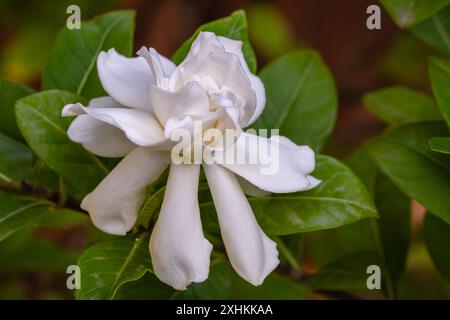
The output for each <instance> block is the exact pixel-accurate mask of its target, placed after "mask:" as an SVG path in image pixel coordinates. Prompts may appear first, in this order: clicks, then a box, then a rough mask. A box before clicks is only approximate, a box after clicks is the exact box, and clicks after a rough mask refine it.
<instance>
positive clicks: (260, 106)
mask: <svg viewBox="0 0 450 320" xmlns="http://www.w3.org/2000/svg"><path fill="white" fill-rule="evenodd" d="M217 38H218V39H219V41H220V43H221V44H222V45H223V47H224V48H225V51H226V52H229V53H233V54H235V55H236V56H238V57H239V60H240V62H241V66H242V68H243V69H244V72H245V74H246V75H247V77H248V79H249V80H250V83H251V88H252V89H253V91H255V94H256V108H255V110H254V113H253V115H252V117H251V119H250V120H249V121H248V123H246V124H243V127H247V126H249V125H251V124H252V123H253V122H255V121H256V119H258V118H259V116H260V115H261V114H262V112H263V111H264V106H265V104H266V90H265V88H264V84H263V82H262V81H261V79H260V78H259V77H257V76H255V75H254V74H253V73H251V71H250V69H249V67H248V65H247V62H246V61H245V57H244V54H243V51H242V45H243V44H242V41H237V40H233V39H230V38H225V37H221V36H218V37H217Z"/></svg>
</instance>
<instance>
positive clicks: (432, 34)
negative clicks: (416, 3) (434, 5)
mask: <svg viewBox="0 0 450 320" xmlns="http://www.w3.org/2000/svg"><path fill="white" fill-rule="evenodd" d="M429 2H430V3H431V2H433V1H429ZM411 31H412V32H413V33H414V34H415V35H416V36H417V37H419V38H420V39H422V40H423V41H425V42H426V43H428V44H430V45H432V46H434V47H436V48H438V49H440V50H442V51H443V52H445V53H446V54H448V55H450V6H447V7H446V8H444V9H443V10H441V11H439V12H438V13H436V14H435V15H433V16H432V17H430V18H428V19H427V20H425V21H423V22H421V23H419V24H418V25H416V26H414V27H413V28H412V29H411Z"/></svg>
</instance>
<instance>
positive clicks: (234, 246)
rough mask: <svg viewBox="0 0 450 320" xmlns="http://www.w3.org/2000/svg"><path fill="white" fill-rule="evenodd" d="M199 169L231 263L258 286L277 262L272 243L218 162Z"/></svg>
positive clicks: (235, 182) (232, 180)
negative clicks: (206, 184)
mask: <svg viewBox="0 0 450 320" xmlns="http://www.w3.org/2000/svg"><path fill="white" fill-rule="evenodd" d="M203 168H204V170H205V173H206V178H207V180H208V185H209V187H210V190H211V194H212V197H213V200H214V205H215V207H216V211H217V215H218V219H219V225H220V232H221V234H222V239H223V241H224V244H225V249H226V251H227V255H228V258H229V259H230V262H231V265H232V266H233V268H234V269H235V270H236V272H237V273H238V274H239V275H240V276H241V277H242V278H244V279H245V280H247V281H248V282H250V283H251V284H253V285H255V286H257V285H260V284H262V283H263V281H264V278H265V277H266V276H267V275H268V274H269V273H270V272H272V271H273V270H274V269H275V268H276V267H277V265H278V264H279V263H280V261H279V260H278V251H277V249H276V243H275V242H274V241H272V240H271V239H269V238H268V237H267V236H266V235H265V234H264V232H263V231H262V229H261V227H260V226H259V225H258V223H257V221H256V219H255V216H254V215H253V211H252V208H251V207H250V205H249V203H248V201H247V198H246V197H245V195H244V193H243V192H242V190H241V188H240V186H239V183H238V181H237V179H236V176H235V175H234V174H233V173H231V172H230V171H228V170H227V169H225V168H223V167H221V166H219V165H204V166H203Z"/></svg>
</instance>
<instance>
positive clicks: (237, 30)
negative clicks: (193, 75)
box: [172, 10, 256, 73]
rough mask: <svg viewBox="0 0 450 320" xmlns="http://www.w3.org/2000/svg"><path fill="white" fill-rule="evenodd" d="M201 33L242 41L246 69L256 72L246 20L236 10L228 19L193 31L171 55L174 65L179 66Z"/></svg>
mask: <svg viewBox="0 0 450 320" xmlns="http://www.w3.org/2000/svg"><path fill="white" fill-rule="evenodd" d="M201 31H210V32H214V33H215V34H216V35H218V36H223V37H227V38H230V39H234V40H240V41H242V42H243V48H242V50H243V52H244V57H245V60H246V61H247V64H248V67H249V69H250V71H251V72H253V73H255V72H256V57H255V53H254V52H253V49H252V47H251V45H250V42H249V40H248V33H247V19H246V17H245V12H244V11H243V10H237V11H235V12H233V13H232V14H231V15H230V16H228V17H225V18H222V19H218V20H215V21H211V22H208V23H206V24H204V25H202V26H200V27H199V28H198V29H197V30H196V31H195V33H194V35H193V36H192V37H190V38H189V39H188V40H186V41H185V42H184V43H183V44H182V45H181V47H180V48H178V50H177V51H176V52H175V53H174V54H173V56H172V60H173V61H174V62H175V63H176V64H179V63H181V62H182V61H183V60H184V58H185V57H186V55H187V54H188V52H189V50H190V49H191V45H192V42H194V40H195V39H196V38H197V36H198V34H199V33H200V32H201Z"/></svg>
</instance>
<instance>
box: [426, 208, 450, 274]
mask: <svg viewBox="0 0 450 320" xmlns="http://www.w3.org/2000/svg"><path fill="white" fill-rule="evenodd" d="M423 233H424V237H425V244H426V246H427V248H428V252H429V253H430V256H431V258H432V259H433V262H434V265H435V266H436V268H437V269H438V270H439V273H440V274H441V276H442V277H443V278H444V279H445V281H447V282H448V283H450V255H449V252H450V224H448V223H446V222H445V221H442V220H441V219H439V218H438V217H436V216H434V215H431V214H427V215H426V217H425V223H424V227H423Z"/></svg>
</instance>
